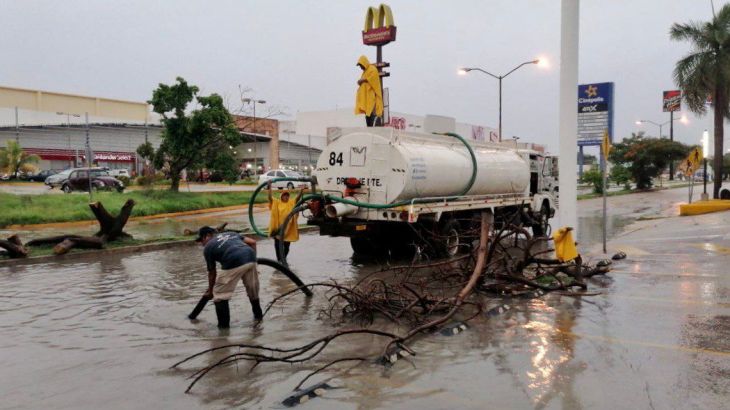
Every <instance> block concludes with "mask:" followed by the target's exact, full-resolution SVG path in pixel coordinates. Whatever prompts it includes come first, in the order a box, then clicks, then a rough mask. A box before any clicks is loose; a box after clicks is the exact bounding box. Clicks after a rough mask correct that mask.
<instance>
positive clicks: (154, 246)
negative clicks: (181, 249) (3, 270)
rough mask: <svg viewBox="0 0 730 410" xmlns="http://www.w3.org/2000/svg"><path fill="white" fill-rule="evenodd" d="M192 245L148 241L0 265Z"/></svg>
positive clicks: (10, 260) (185, 242)
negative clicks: (140, 243) (146, 242)
mask: <svg viewBox="0 0 730 410" xmlns="http://www.w3.org/2000/svg"><path fill="white" fill-rule="evenodd" d="M185 245H187V246H192V245H195V241H194V240H192V239H189V240H188V239H186V240H179V241H167V242H157V243H148V244H142V245H133V246H120V247H118V248H107V249H88V250H87V249H85V250H79V251H78V252H72V253H67V254H65V255H43V256H31V257H30V258H19V259H4V260H0V267H4V266H21V265H31V264H34V263H43V262H47V261H51V260H53V261H68V260H74V259H82V258H84V257H86V256H90V255H94V256H96V255H108V254H111V253H136V252H149V251H159V250H163V249H170V248H175V247H178V246H185Z"/></svg>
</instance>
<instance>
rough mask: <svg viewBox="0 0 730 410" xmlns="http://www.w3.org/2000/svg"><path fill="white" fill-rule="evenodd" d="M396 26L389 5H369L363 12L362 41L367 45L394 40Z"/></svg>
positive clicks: (381, 43) (379, 44)
mask: <svg viewBox="0 0 730 410" xmlns="http://www.w3.org/2000/svg"><path fill="white" fill-rule="evenodd" d="M395 33H396V27H395V23H394V22H393V12H392V11H391V10H390V6H388V5H386V4H381V5H380V6H378V7H369V8H368V11H367V13H365V28H364V29H363V31H362V42H363V44H365V45H367V46H382V45H385V44H388V43H390V42H391V41H395Z"/></svg>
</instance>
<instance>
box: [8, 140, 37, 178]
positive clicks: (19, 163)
mask: <svg viewBox="0 0 730 410" xmlns="http://www.w3.org/2000/svg"><path fill="white" fill-rule="evenodd" d="M40 160H41V158H40V157H39V156H38V155H33V154H28V153H27V152H25V151H23V149H22V148H21V147H20V144H19V143H18V142H17V141H13V140H8V147H7V148H0V171H4V172H7V173H9V174H12V175H13V178H16V179H17V178H18V172H20V171H23V172H33V171H35V170H37V167H36V166H35V165H33V164H37V163H38V161H40Z"/></svg>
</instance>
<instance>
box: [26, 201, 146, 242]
mask: <svg viewBox="0 0 730 410" xmlns="http://www.w3.org/2000/svg"><path fill="white" fill-rule="evenodd" d="M89 208H91V212H93V213H94V216H95V217H96V220H97V221H99V231H98V232H97V233H96V234H94V236H79V235H59V236H52V237H49V238H40V239H34V240H32V241H30V242H28V244H27V245H28V246H37V245H48V244H56V246H55V247H54V248H53V253H55V254H56V255H63V254H65V253H68V251H70V250H71V249H73V248H83V249H101V248H103V247H104V245H105V244H106V243H107V242H112V241H115V240H117V239H120V238H131V236H130V235H129V234H127V233H125V232H124V225H126V223H127V221H128V220H129V216H130V215H131V214H132V208H134V200H132V199H129V200H127V202H126V203H125V204H124V206H122V209H121V210H120V211H119V215H117V216H116V217H115V216H113V215H111V214H110V213H109V212H108V211H107V210H106V208H104V205H102V204H101V202H93V203H90V204H89Z"/></svg>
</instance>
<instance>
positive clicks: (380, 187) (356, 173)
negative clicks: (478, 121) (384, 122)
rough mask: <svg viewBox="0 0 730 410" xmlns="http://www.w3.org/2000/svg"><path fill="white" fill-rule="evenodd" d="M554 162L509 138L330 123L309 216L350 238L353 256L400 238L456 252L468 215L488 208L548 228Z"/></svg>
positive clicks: (325, 231) (502, 217)
mask: <svg viewBox="0 0 730 410" xmlns="http://www.w3.org/2000/svg"><path fill="white" fill-rule="evenodd" d="M466 144H468V147H470V148H471V151H472V152H473V153H474V158H472V156H471V154H470V152H469V151H470V150H469V149H468V148H467V145H466ZM556 170H557V158H555V157H551V156H549V155H545V154H544V153H543V152H540V151H539V150H536V149H527V148H520V149H517V147H515V146H514V145H510V144H509V143H485V142H477V141H471V140H469V141H467V140H464V139H463V138H457V137H455V136H453V135H440V134H426V133H413V132H406V131H401V130H396V129H393V128H390V127H370V128H342V129H333V130H332V131H331V132H330V133H329V134H328V141H327V146H326V147H325V149H324V150H323V151H322V154H321V155H320V157H319V160H318V161H317V167H316V169H315V170H314V172H313V175H314V176H315V177H316V186H317V188H318V189H317V191H318V194H319V195H318V196H317V197H316V199H313V200H311V201H310V205H309V209H310V211H311V215H310V216H309V220H308V224H310V225H316V226H319V228H320V234H321V235H330V236H347V237H350V242H351V244H352V247H353V250H355V252H356V253H360V254H365V253H374V252H380V251H383V250H386V249H388V250H390V251H393V250H394V249H399V248H402V247H404V246H405V247H410V248H413V247H422V246H425V247H426V248H429V247H430V248H431V249H436V250H438V253H443V252H447V253H449V254H454V253H455V252H457V251H459V250H460V249H461V250H463V248H464V247H468V246H470V242H469V239H468V232H469V231H470V229H472V226H471V222H470V221H472V220H474V219H475V218H477V217H478V214H479V213H480V212H485V211H486V212H490V213H492V214H493V215H494V217H495V221H497V222H498V223H499V222H500V221H502V222H504V223H520V222H521V223H523V224H525V225H526V226H531V227H532V230H533V233H534V234H535V235H545V234H547V233H548V232H549V226H548V220H549V218H550V217H552V216H553V214H554V212H555V207H556V205H557V194H558V187H557V184H556V183H555V181H556V180H557V172H556ZM472 177H474V180H473V183H471V184H470V181H471V179H472ZM467 187H469V189H468V191H466V192H464V191H465V190H466V189H467ZM515 218H518V219H519V221H518V220H516V219H515ZM477 219H478V218H477ZM463 235H466V237H464V238H463V239H462V236H463ZM444 238H446V239H444Z"/></svg>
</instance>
